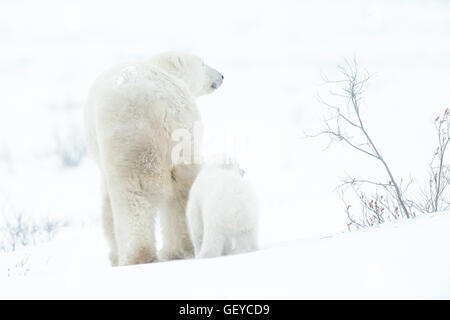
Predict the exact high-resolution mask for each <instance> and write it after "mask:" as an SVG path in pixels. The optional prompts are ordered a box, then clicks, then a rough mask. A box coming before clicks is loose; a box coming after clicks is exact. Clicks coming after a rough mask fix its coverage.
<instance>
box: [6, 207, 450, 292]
mask: <svg viewBox="0 0 450 320" xmlns="http://www.w3.org/2000/svg"><path fill="white" fill-rule="evenodd" d="M449 228H450V214H449V213H438V214H434V215H427V216H422V217H419V218H417V219H414V220H411V221H403V222H400V223H392V224H386V225H383V226H381V227H378V228H372V229H364V230H361V231H356V232H352V233H341V234H335V235H330V236H326V237H314V238H309V239H300V240H297V241H290V242H286V243H284V244H273V245H271V246H268V247H265V248H261V249H260V250H259V251H256V252H252V253H247V254H241V255H234V256H225V257H220V258H212V259H195V260H194V259H193V260H178V261H171V262H160V263H153V264H147V265H136V266H127V267H116V268H111V267H106V266H103V267H99V266H97V267H95V268H92V266H91V265H90V263H84V264H83V267H82V268H81V269H70V268H69V270H68V271H66V272H59V273H56V274H51V275H50V274H49V275H40V276H35V277H31V278H23V277H22V278H20V277H19V278H16V279H11V278H8V279H4V280H3V279H2V285H1V289H0V298H20V297H21V298H45V299H47V298H48V299H54V298H60V299H66V298H71V299H78V298H87V299H99V298H100V299H448V298H450V273H449V272H448V270H449V269H450V251H449V250H446V248H447V247H448V245H447V244H448V243H449V242H450V233H449V232H448V230H449ZM91 243H95V241H84V244H81V245H80V249H82V250H79V251H78V252H77V253H71V254H69V256H70V255H71V256H72V257H71V259H72V260H75V259H82V260H84V261H92V260H94V261H95V258H94V259H92V257H93V256H94V255H95V254H96V251H95V250H97V249H98V248H91V249H89V246H90V245H91ZM80 252H83V253H81V256H80ZM97 252H98V251H97ZM88 255H92V257H91V256H88ZM75 265H76V263H75ZM43 288H45V290H43Z"/></svg>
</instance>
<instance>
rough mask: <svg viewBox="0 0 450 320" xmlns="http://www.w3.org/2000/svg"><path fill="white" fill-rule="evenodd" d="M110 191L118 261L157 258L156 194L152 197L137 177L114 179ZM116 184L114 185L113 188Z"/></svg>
mask: <svg viewBox="0 0 450 320" xmlns="http://www.w3.org/2000/svg"><path fill="white" fill-rule="evenodd" d="M114 180H115V181H114V183H113V184H110V185H109V189H108V190H109V194H110V197H111V204H112V210H113V219H114V233H115V239H116V242H117V246H118V256H119V259H118V264H119V265H120V266H123V265H132V264H140V263H149V262H153V261H155V260H156V246H155V235H154V234H155V229H154V223H155V215H156V212H157V205H158V204H157V203H156V202H153V201H152V200H156V199H157V197H152V198H151V199H150V198H149V197H148V196H147V195H146V194H145V192H143V190H142V188H141V187H140V185H141V184H140V183H139V182H138V181H136V179H124V180H122V179H114ZM112 186H113V187H112Z"/></svg>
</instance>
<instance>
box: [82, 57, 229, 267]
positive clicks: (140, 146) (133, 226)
mask: <svg viewBox="0 0 450 320" xmlns="http://www.w3.org/2000/svg"><path fill="white" fill-rule="evenodd" d="M222 81H223V76H222V75H221V74H220V73H219V72H218V71H216V70H214V69H213V68H211V67H209V66H207V65H205V64H204V63H203V61H202V60H201V59H200V58H198V57H196V56H193V55H187V54H180V53H163V54H160V55H157V56H154V57H152V58H150V59H149V60H147V61H142V62H139V63H135V64H131V65H122V66H119V67H116V68H113V69H111V70H109V71H107V72H105V73H104V74H102V75H101V76H100V77H99V78H98V79H97V80H96V81H95V83H94V85H93V87H92V88H91V90H90V93H89V96H88V99H87V103H86V106H85V130H86V139H87V144H88V150H89V152H90V154H91V155H92V156H93V158H94V160H95V161H96V163H97V164H98V166H99V169H100V172H101V176H102V181H103V184H102V197H103V199H102V220H103V227H104V232H105V235H106V238H107V241H108V244H109V247H110V260H111V264H112V265H129V264H138V263H148V262H151V261H154V260H155V259H156V258H157V255H156V247H155V230H154V219H155V215H156V213H157V212H158V211H159V212H160V222H161V227H162V234H163V249H162V250H161V253H160V259H162V260H167V259H174V258H181V257H186V256H190V255H192V252H193V247H192V243H191V241H190V239H189V235H188V232H187V227H186V220H185V207H186V202H187V196H188V192H189V189H190V187H191V185H192V183H193V181H194V179H195V177H196V175H197V172H198V166H196V165H183V164H180V165H177V164H174V163H173V161H172V159H171V151H172V148H173V147H174V146H175V145H176V144H177V142H176V141H173V139H172V133H173V132H174V130H177V129H183V130H187V131H188V132H189V133H190V134H192V136H193V135H194V134H196V135H199V134H200V135H201V133H195V132H197V131H199V130H198V129H196V130H194V126H197V124H198V123H199V121H200V114H199V111H198V109H197V106H196V103H195V98H196V97H198V96H201V95H204V94H207V93H210V92H212V91H214V90H215V89H217V88H218V87H219V86H220V85H221V84H222ZM194 131H195V132H194ZM195 138H196V139H199V138H200V137H195Z"/></svg>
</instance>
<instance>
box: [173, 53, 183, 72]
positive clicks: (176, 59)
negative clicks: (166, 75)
mask: <svg viewBox="0 0 450 320" xmlns="http://www.w3.org/2000/svg"><path fill="white" fill-rule="evenodd" d="M170 63H171V64H172V66H173V67H174V68H175V69H181V68H183V67H184V59H183V57H182V56H180V55H178V54H176V55H173V56H172V57H171V59H170Z"/></svg>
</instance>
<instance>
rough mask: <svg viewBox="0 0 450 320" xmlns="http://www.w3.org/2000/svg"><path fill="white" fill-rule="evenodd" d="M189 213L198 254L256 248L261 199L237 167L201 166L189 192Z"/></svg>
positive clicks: (204, 256)
mask: <svg viewBox="0 0 450 320" xmlns="http://www.w3.org/2000/svg"><path fill="white" fill-rule="evenodd" d="M186 216H187V222H188V229H189V235H190V237H191V240H192V242H193V244H194V249H195V256H196V257H198V258H206V257H217V256H221V255H224V254H236V253H242V252H247V251H250V250H254V249H256V246H257V222H258V202H257V200H256V196H255V195H254V193H253V190H252V188H251V186H250V185H249V183H248V182H247V181H246V180H244V179H243V178H242V177H241V175H240V174H239V171H238V170H235V169H227V168H223V167H207V168H204V169H202V171H200V173H199V174H198V176H197V178H196V179H195V182H194V184H193V185H192V188H191V191H190V192H189V201H188V205H187V209H186Z"/></svg>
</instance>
